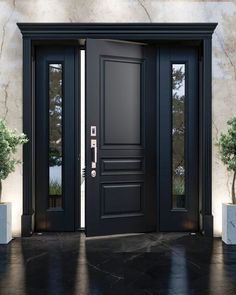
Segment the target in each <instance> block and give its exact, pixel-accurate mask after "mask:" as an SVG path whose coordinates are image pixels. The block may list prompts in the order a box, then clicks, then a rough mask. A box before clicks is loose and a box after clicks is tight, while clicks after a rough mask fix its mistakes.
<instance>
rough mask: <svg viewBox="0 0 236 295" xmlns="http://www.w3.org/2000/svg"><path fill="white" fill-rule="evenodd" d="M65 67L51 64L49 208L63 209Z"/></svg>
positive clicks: (59, 64)
mask: <svg viewBox="0 0 236 295" xmlns="http://www.w3.org/2000/svg"><path fill="white" fill-rule="evenodd" d="M62 70H63V66H62V64H61V63H58V64H49V114H48V116H49V135H48V136H49V148H48V153H49V154H48V164H49V208H61V207H62V162H63V161H62V157H63V136H62V123H63V107H62V106H63V77H62Z"/></svg>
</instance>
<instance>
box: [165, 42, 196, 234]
mask: <svg viewBox="0 0 236 295" xmlns="http://www.w3.org/2000/svg"><path fill="white" fill-rule="evenodd" d="M198 215H199V212H198V51H197V49H196V48H191V47H181V48H178V47H172V48H170V47H166V48H165V47H163V48H161V49H160V230H161V231H197V230H198Z"/></svg>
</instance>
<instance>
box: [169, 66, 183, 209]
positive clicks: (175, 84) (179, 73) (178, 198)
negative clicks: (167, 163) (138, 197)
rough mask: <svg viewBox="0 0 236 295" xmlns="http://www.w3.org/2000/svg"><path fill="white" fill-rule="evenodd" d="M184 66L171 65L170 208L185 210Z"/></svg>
mask: <svg viewBox="0 0 236 295" xmlns="http://www.w3.org/2000/svg"><path fill="white" fill-rule="evenodd" d="M184 145H185V64H172V207H173V208H174V209H176V208H185V207H186V204H185V203H186V199H185V198H186V196H185V157H184Z"/></svg>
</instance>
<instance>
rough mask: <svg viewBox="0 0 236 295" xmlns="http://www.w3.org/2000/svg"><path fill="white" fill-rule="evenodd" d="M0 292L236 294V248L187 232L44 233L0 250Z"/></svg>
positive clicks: (35, 294) (24, 294) (20, 294)
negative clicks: (98, 236)
mask: <svg viewBox="0 0 236 295" xmlns="http://www.w3.org/2000/svg"><path fill="white" fill-rule="evenodd" d="M0 294H1V295H11V294H14V295H31V294H32V295H38V294H40V295H41V294H43V295H47V294H53V295H54V294H55V295H60V294H63V295H64V294H66V295H67V294H68V295H73V294H79V295H86V294H89V295H90V294H92V295H93V294H94V295H95V294H96V295H100V294H101V295H104V294H112V295H115V294H119V295H123V294H131V295H132V294H134V295H139V294H161V295H162V294H165V295H172V294H177V295H185V294H186V295H189V294H199V295H200V294H201V295H202V294H216V295H218V294H219V295H222V294H224V295H228V294H234V295H235V294H236V247H235V246H231V247H230V246H226V245H223V244H222V242H221V240H220V239H214V240H212V239H208V238H204V237H201V236H194V237H192V236H189V235H188V234H143V235H133V236H126V237H112V238H105V239H104V238H103V239H86V238H85V236H84V235H83V234H79V233H74V234H48V235H47V234H43V235H42V236H33V237H31V238H27V239H16V240H14V241H13V242H12V243H10V244H9V245H8V246H0Z"/></svg>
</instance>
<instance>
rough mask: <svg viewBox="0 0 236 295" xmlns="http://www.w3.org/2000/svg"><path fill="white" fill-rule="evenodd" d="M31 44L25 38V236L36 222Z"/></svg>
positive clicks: (23, 216)
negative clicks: (34, 221) (34, 216)
mask: <svg viewBox="0 0 236 295" xmlns="http://www.w3.org/2000/svg"><path fill="white" fill-rule="evenodd" d="M31 42H32V41H31V39H30V38H28V37H25V36H24V37H23V130H24V133H26V134H27V136H28V138H29V142H28V143H27V144H26V145H25V146H24V148H23V163H24V164H23V215H22V235H23V236H30V235H31V233H32V232H33V220H34V218H33V214H34V193H35V189H34V184H35V171H34V166H35V164H34V163H35V161H34V118H33V114H34V99H32V98H33V91H32V88H33V84H32V75H33V72H32V67H33V63H32V46H31Z"/></svg>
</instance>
